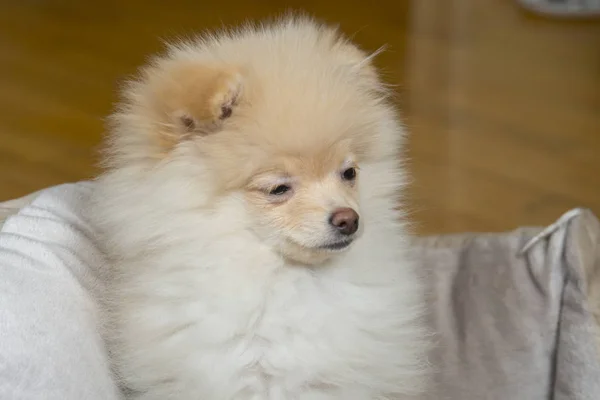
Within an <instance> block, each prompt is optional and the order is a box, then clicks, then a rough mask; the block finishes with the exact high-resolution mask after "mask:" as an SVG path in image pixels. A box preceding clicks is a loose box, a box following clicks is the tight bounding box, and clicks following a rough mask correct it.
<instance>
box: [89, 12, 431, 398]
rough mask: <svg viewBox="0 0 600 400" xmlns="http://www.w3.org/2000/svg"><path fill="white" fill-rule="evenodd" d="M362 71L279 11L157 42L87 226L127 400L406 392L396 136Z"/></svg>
mask: <svg viewBox="0 0 600 400" xmlns="http://www.w3.org/2000/svg"><path fill="white" fill-rule="evenodd" d="M372 58H373V57H372V55H371V56H370V55H368V54H365V53H364V52H363V51H361V50H359V49H358V48H357V47H356V46H354V45H353V44H351V43H350V42H349V41H348V40H346V39H345V38H344V37H342V35H341V34H339V33H338V32H337V31H336V30H335V29H332V28H329V27H327V26H324V25H322V24H320V23H317V22H315V21H313V20H312V19H309V18H305V17H291V18H284V19H281V20H279V21H276V22H274V23H271V24H266V25H261V26H255V27H251V26H247V27H244V28H242V29H240V30H238V31H235V32H223V33H219V34H216V35H208V36H204V37H202V38H199V39H197V40H193V41H189V42H185V43H179V44H176V45H173V46H171V47H169V48H168V51H166V54H165V55H164V56H161V57H157V58H155V59H154V60H153V61H152V62H151V63H150V64H149V65H148V66H146V67H145V68H143V69H142V70H141V72H140V74H139V77H138V78H136V79H134V80H133V81H132V82H130V83H129V84H128V85H127V87H126V88H125V89H124V95H123V100H122V102H121V104H120V106H119V108H118V110H117V111H116V113H115V114H114V115H113V116H112V118H111V120H110V121H111V124H110V133H109V136H108V140H107V143H106V152H105V158H104V161H105V167H106V171H105V173H104V174H103V175H102V176H101V177H99V178H98V180H97V183H96V184H95V195H94V197H95V201H94V204H92V205H91V214H92V215H91V217H92V219H93V222H94V224H95V226H97V227H98V230H99V237H100V242H101V246H102V248H103V250H104V251H105V253H106V255H107V260H108V262H109V263H110V267H109V270H110V279H111V281H110V290H109V293H107V297H106V300H107V319H106V335H107V343H108V348H109V352H110V355H111V360H112V362H113V363H114V369H115V374H116V377H117V379H118V380H119V382H120V383H121V384H122V385H123V387H124V388H126V390H127V393H128V394H127V396H128V397H129V398H132V399H143V400H165V399H178V400H266V399H271V400H330V399H338V400H387V399H404V398H409V397H412V396H414V395H416V394H418V393H420V392H421V391H422V390H423V389H424V387H425V386H426V382H427V381H428V379H427V378H426V375H427V368H426V365H425V364H426V363H425V360H426V353H427V348H428V345H427V340H426V336H427V333H426V329H425V325H424V322H423V318H422V317H423V314H424V313H423V309H424V297H425V294H424V290H423V283H422V282H421V281H420V279H419V274H418V271H416V270H415V268H414V266H413V264H412V263H411V261H410V259H409V257H408V256H407V251H406V250H407V249H406V248H407V246H408V244H407V240H406V239H407V237H406V234H405V233H404V229H403V225H402V223H401V218H400V217H401V216H399V215H398V212H397V211H395V209H396V202H397V199H398V189H400V188H401V187H402V185H403V174H402V170H401V168H400V165H399V162H398V158H399V154H400V153H399V151H400V145H401V142H402V139H403V131H402V129H401V126H400V124H399V122H398V120H397V117H396V115H395V111H394V108H393V107H392V106H391V105H390V103H389V102H388V100H387V99H386V97H387V95H386V90H385V86H384V85H383V84H382V82H381V81H380V79H379V77H378V74H377V72H376V70H375V68H374V67H373V65H372Z"/></svg>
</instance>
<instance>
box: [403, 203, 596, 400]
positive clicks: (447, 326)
mask: <svg viewBox="0 0 600 400" xmlns="http://www.w3.org/2000/svg"><path fill="white" fill-rule="evenodd" d="M599 233H600V224H599V223H598V220H597V219H596V218H595V217H594V216H593V215H592V214H591V213H590V212H589V211H585V210H573V211H571V212H569V213H567V214H565V216H563V218H561V219H560V220H559V221H557V223H556V224H554V225H552V226H550V227H548V228H547V229H546V230H543V231H542V230H540V229H535V228H522V229H518V230H516V231H514V232H509V233H504V234H478V235H457V236H445V237H434V238H425V239H420V240H417V241H416V242H415V258H416V259H417V260H418V262H420V263H421V264H422V267H423V269H424V270H426V271H428V272H429V282H431V284H432V287H431V293H432V304H433V305H434V306H433V308H432V315H431V323H432V325H433V327H434V330H435V331H436V332H438V346H437V347H436V348H435V350H434V352H433V354H432V358H431V361H432V365H433V366H434V367H435V368H436V369H437V371H438V372H437V374H436V378H437V379H436V380H437V382H436V383H437V386H438V390H437V392H436V393H432V394H430V395H428V396H427V398H428V399H460V400H471V399H472V400H480V399H489V400H495V399H497V400H506V399H511V400H520V399H523V400H535V399H556V400H567V399H570V400H583V399H589V400H592V399H594V400H597V399H600V362H599V356H598V351H597V347H596V342H595V335H596V334H597V326H596V325H595V323H594V319H593V317H592V313H591V304H590V303H589V302H588V298H587V291H588V286H589V284H588V282H586V276H585V274H584V272H585V271H590V270H592V269H593V265H594V263H597V262H598V257H597V247H598V246H597V245H598V242H597V241H596V242H595V243H592V241H593V240H595V239H594V238H596V239H597V238H598V236H599ZM586 241H587V242H588V243H585V242H586Z"/></svg>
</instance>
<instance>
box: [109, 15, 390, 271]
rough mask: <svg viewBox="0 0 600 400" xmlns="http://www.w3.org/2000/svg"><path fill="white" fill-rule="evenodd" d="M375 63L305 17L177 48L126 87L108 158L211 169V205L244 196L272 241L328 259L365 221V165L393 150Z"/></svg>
mask: <svg viewBox="0 0 600 400" xmlns="http://www.w3.org/2000/svg"><path fill="white" fill-rule="evenodd" d="M371 58H372V57H371V56H367V55H366V54H364V53H363V52H362V51H360V50H359V49H357V48H356V47H355V46H354V45H352V44H350V43H349V42H347V41H346V40H345V39H343V38H342V37H341V36H340V35H339V34H338V33H337V32H336V31H335V30H333V29H330V28H327V27H324V26H321V25H318V24H316V23H314V22H313V21H310V20H307V19H290V20H286V21H284V22H281V23H277V24H274V25H273V26H270V27H262V28H259V29H258V28H257V29H254V28H248V29H246V30H244V31H242V32H238V33H225V34H222V35H217V36H215V37H212V38H210V39H206V40H204V39H202V40H198V41H194V42H189V43H185V44H179V45H176V46H173V47H171V48H170V49H169V51H168V53H167V54H166V56H164V57H160V58H157V59H156V60H155V61H154V62H153V63H152V64H151V65H150V66H148V67H146V68H145V69H144V70H143V71H142V74H141V77H140V78H139V79H137V80H135V81H134V82H132V83H131V84H130V85H129V86H128V87H127V88H126V90H125V98H124V101H123V103H122V106H121V109H120V111H119V112H118V113H116V114H115V115H114V116H113V119H112V121H113V129H112V137H111V140H110V142H109V147H108V152H107V154H108V158H107V164H108V166H109V167H110V168H117V169H118V168H123V167H130V168H131V167H133V166H135V168H138V169H139V170H140V171H146V172H147V173H151V172H152V171H153V170H155V169H156V168H157V166H159V165H162V164H165V163H169V162H175V161H176V162H178V163H179V164H180V165H184V166H188V167H189V169H190V170H194V169H195V168H196V167H198V166H202V171H203V173H202V176H200V174H199V175H198V176H197V177H195V178H194V177H190V176H189V177H188V179H190V184H194V185H201V187H202V190H204V191H205V192H206V193H209V194H210V195H208V197H209V198H210V199H212V200H210V201H219V200H218V199H219V198H222V196H238V197H240V198H243V201H244V204H245V208H246V210H247V215H248V217H249V218H248V220H249V221H251V222H250V223H249V226H248V229H249V230H251V231H252V232H254V233H255V234H256V235H257V236H258V237H259V238H260V239H261V240H262V241H263V242H264V243H266V244H268V245H269V246H272V247H273V249H275V250H276V251H277V252H279V253H280V254H282V255H283V256H284V257H286V258H288V259H290V260H294V261H297V262H302V263H309V264H315V263H319V262H322V261H324V260H326V259H328V258H329V257H331V256H332V255H335V254H336V253H339V252H343V251H345V250H346V249H348V248H349V247H350V246H351V245H352V243H353V242H354V241H355V240H356V239H357V238H358V237H359V236H360V234H361V232H362V230H363V228H364V225H365V223H364V222H365V221H364V219H363V218H362V216H361V204H360V203H361V201H360V199H361V197H362V196H361V190H362V188H363V186H364V185H363V182H362V181H363V180H364V179H369V178H368V177H367V176H362V175H363V174H362V171H361V167H362V166H363V165H368V164H372V163H376V162H378V161H381V160H382V159H384V158H386V157H395V156H396V150H397V147H396V140H397V138H394V137H393V136H394V134H399V128H398V127H397V126H396V122H395V117H394V115H393V111H392V110H391V108H390V107H389V106H388V105H387V104H386V102H385V96H384V90H383V88H382V84H381V83H380V81H379V79H378V77H377V74H376V72H375V70H374V68H373V66H372V65H371ZM188 175H189V174H188ZM198 201H200V200H198Z"/></svg>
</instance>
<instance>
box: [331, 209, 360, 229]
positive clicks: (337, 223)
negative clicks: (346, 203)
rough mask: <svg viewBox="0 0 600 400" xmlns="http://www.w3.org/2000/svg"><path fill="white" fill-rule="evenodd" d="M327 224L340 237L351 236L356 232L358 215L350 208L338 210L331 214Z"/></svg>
mask: <svg viewBox="0 0 600 400" xmlns="http://www.w3.org/2000/svg"><path fill="white" fill-rule="evenodd" d="M329 223H330V224H331V226H333V227H334V228H335V229H336V230H337V231H338V232H339V233H341V234H342V235H352V234H353V233H355V232H356V231H357V230H358V214H357V213H356V211H354V210H353V209H351V208H340V209H337V210H335V211H334V212H333V214H331V218H329Z"/></svg>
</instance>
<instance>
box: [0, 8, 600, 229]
mask: <svg viewBox="0 0 600 400" xmlns="http://www.w3.org/2000/svg"><path fill="white" fill-rule="evenodd" d="M554 2H555V3H556V0H555V1H554ZM558 3H560V1H558ZM289 8H292V9H300V10H305V11H307V12H309V13H311V14H313V15H315V16H316V17H318V18H320V19H323V20H325V21H327V22H330V23H334V24H339V25H340V27H341V29H342V30H343V31H344V32H346V33H347V34H349V35H352V37H353V38H354V40H355V41H356V42H357V43H358V44H359V45H361V46H362V47H363V48H364V49H366V50H375V49H377V48H379V47H380V46H381V45H383V44H388V45H389V48H388V51H387V52H385V53H384V54H382V55H381V56H380V57H379V58H378V60H377V64H378V66H379V67H380V68H381V69H382V71H383V74H384V78H385V80H387V81H388V82H390V83H392V84H394V85H396V88H397V93H398V96H397V103H398V107H399V109H400V110H401V113H402V115H403V117H404V120H405V124H406V126H407V129H408V131H409V132H410V140H409V143H408V149H407V152H406V154H404V157H406V158H407V163H408V166H409V168H410V170H411V174H412V179H413V183H412V186H411V188H410V190H409V193H408V194H407V196H406V197H405V199H404V200H403V201H404V207H405V208H406V209H407V210H408V211H409V213H410V219H411V220H412V221H413V222H414V228H415V230H416V232H417V233H420V234H428V233H447V232H464V231H498V230H507V229H513V228H515V227H517V226H521V225H540V224H547V223H550V222H552V221H553V220H554V219H556V218H557V217H559V216H560V214H562V213H563V212H565V211H567V210H568V209H569V208H572V207H576V206H583V207H589V208H591V209H592V210H594V211H595V212H596V213H597V214H600V21H599V20H598V19H594V18H590V17H584V18H564V17H552V16H548V15H539V14H536V13H534V12H531V11H528V10H526V9H524V8H523V7H521V6H520V5H519V4H518V2H517V1H516V0H413V1H409V0H371V1H364V0H298V1H283V0H280V1H277V0H255V1H252V2H243V1H242V0H230V1H228V2H208V1H206V2H202V1H198V0H196V1H192V0H187V1H186V0H170V1H168V2H167V1H156V0H146V1H142V0H121V1H117V0H103V1H96V0H87V1H66V0H20V1H9V0H0V201H2V200H7V199H10V198H14V197H17V196H22V195H25V194H27V193H29V192H31V191H35V190H38V189H41V188H44V187H47V186H50V185H55V184H60V183H64V182H70V181H76V180H80V179H87V178H90V177H93V176H94V175H95V174H96V173H97V169H96V167H95V164H96V162H97V155H96V151H97V146H98V144H99V141H100V139H101V136H102V134H103V129H104V125H103V124H104V123H103V118H104V117H105V116H106V115H107V114H108V113H110V112H111V110H112V106H113V102H114V101H115V99H116V90H117V88H118V85H119V82H122V81H123V79H125V78H126V77H127V76H128V75H130V74H132V73H134V72H135V70H136V68H137V67H138V66H139V65H140V64H142V63H144V61H145V60H146V58H147V56H148V55H150V54H152V53H154V52H156V51H160V50H161V49H162V40H164V39H173V38H176V37H181V36H187V35H190V34H193V33H194V32H198V31H202V30H205V29H211V28H219V27H221V26H222V25H230V24H236V23H239V22H242V21H244V20H246V19H255V18H263V17H269V16H272V15H274V14H276V13H279V12H282V11H285V10H286V9H289Z"/></svg>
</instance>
